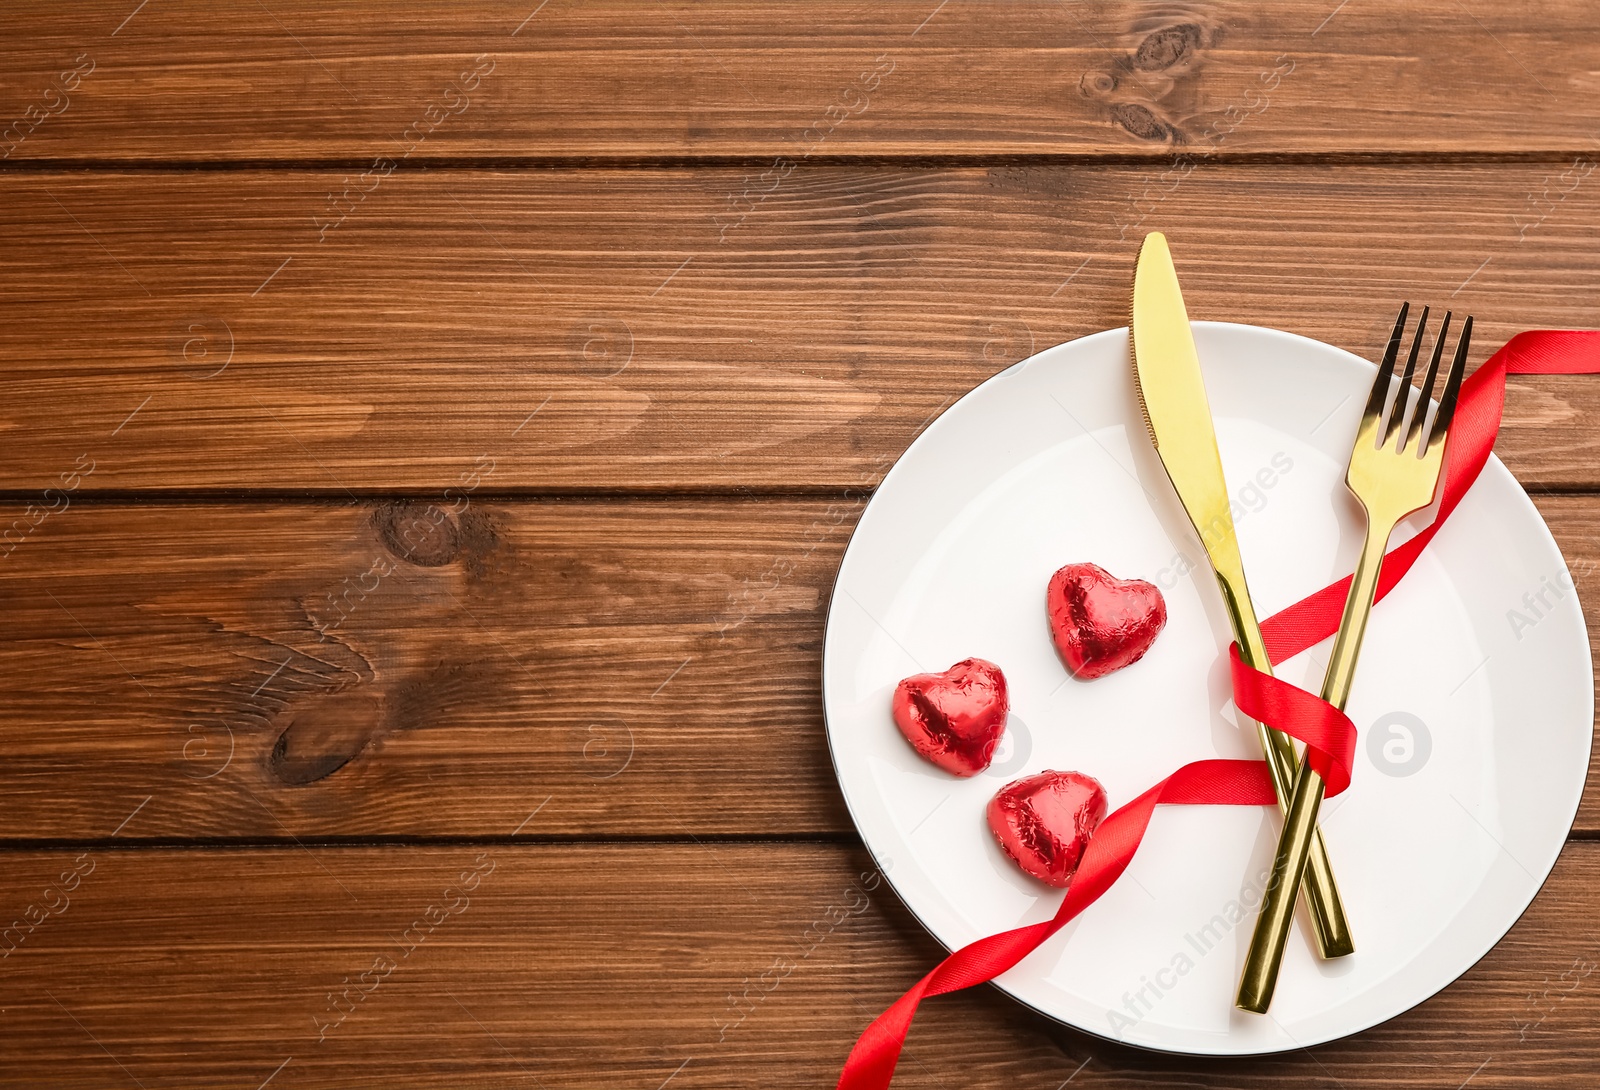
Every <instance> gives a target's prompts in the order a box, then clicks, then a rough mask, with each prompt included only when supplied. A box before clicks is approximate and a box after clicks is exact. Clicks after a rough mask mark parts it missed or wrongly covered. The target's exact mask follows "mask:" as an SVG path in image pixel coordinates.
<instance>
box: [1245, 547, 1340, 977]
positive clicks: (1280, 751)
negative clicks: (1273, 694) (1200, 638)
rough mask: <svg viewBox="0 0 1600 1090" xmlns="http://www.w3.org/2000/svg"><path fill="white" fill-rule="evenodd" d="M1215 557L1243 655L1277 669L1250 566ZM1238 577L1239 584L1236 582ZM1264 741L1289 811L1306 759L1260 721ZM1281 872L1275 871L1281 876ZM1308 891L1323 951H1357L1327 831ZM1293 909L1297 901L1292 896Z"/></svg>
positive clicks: (1315, 833)
mask: <svg viewBox="0 0 1600 1090" xmlns="http://www.w3.org/2000/svg"><path fill="white" fill-rule="evenodd" d="M1220 559H1221V558H1216V557H1214V564H1215V567H1216V572H1217V582H1218V583H1219V584H1220V585H1221V587H1222V599H1223V602H1224V603H1225V604H1226V606H1227V609H1228V615H1229V619H1230V620H1232V622H1233V630H1234V634H1235V635H1237V636H1238V637H1239V657H1240V658H1242V659H1244V661H1245V662H1246V663H1248V664H1249V665H1251V666H1253V667H1255V668H1256V669H1257V670H1260V671H1262V672H1263V673H1267V674H1270V673H1271V672H1272V660H1271V658H1270V657H1268V655H1267V647H1266V644H1265V643H1264V642H1263V641H1262V639H1261V626H1260V624H1259V623H1258V622H1257V620H1256V615H1255V609H1254V608H1253V607H1252V605H1251V603H1250V592H1249V590H1248V589H1246V587H1245V583H1244V566H1243V564H1242V563H1241V564H1239V565H1238V566H1237V568H1236V570H1230V569H1234V565H1233V564H1227V563H1218V562H1216V561H1218V560H1220ZM1235 580H1237V583H1235ZM1256 732H1257V734H1258V735H1259V736H1260V739H1261V749H1262V752H1263V753H1264V754H1265V756H1266V758H1267V768H1268V770H1269V771H1270V773H1271V775H1272V788H1273V791H1274V793H1275V794H1276V795H1277V796H1278V809H1279V811H1280V812H1282V813H1283V814H1285V815H1287V814H1288V813H1289V803H1290V800H1291V799H1292V798H1293V796H1294V789H1295V782H1296V780H1297V778H1298V773H1299V771H1300V757H1299V755H1298V754H1297V753H1295V749H1294V740H1293V739H1291V738H1290V737H1289V736H1288V735H1287V734H1284V733H1283V732H1282V731H1279V730H1273V729H1272V728H1271V727H1268V726H1266V725H1265V724H1264V723H1257V724H1256ZM1276 873H1277V872H1276V870H1275V871H1274V874H1275V875H1276ZM1302 884H1303V886H1304V888H1305V892H1306V904H1307V905H1309V906H1310V909H1311V926H1312V931H1313V933H1314V934H1315V936H1316V941H1317V953H1318V954H1319V955H1321V956H1322V957H1324V958H1342V957H1345V956H1346V955H1348V954H1352V953H1354V952H1355V948H1356V946H1355V940H1354V939H1353V938H1352V937H1351V935H1350V921H1349V919H1348V918H1346V916H1345V912H1344V900H1343V899H1342V898H1341V897H1340V896H1339V886H1338V884H1337V883H1336V882H1334V880H1333V864H1332V862H1330V861H1329V859H1328V848H1327V845H1326V844H1325V843H1323V840H1322V830H1321V829H1313V830H1312V834H1311V838H1310V842H1309V844H1308V845H1307V848H1306V863H1305V874H1304V877H1303V879H1302V880H1301V882H1297V883H1296V885H1302ZM1270 894H1271V888H1270V887H1269V888H1268V889H1267V890H1265V891H1263V893H1262V897H1263V899H1264V900H1270V899H1271V897H1270ZM1289 904H1290V908H1291V909H1292V908H1293V905H1294V902H1293V900H1292V899H1291V900H1290V902H1289Z"/></svg>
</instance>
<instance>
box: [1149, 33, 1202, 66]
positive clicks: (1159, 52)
mask: <svg viewBox="0 0 1600 1090" xmlns="http://www.w3.org/2000/svg"><path fill="white" fill-rule="evenodd" d="M1202 37H1203V34H1202V32H1201V30H1200V27H1199V26H1198V25H1196V24H1195V23H1179V24H1178V25H1177V26H1167V27H1162V28H1161V29H1160V30H1157V31H1155V32H1154V33H1152V34H1149V35H1146V36H1145V39H1144V41H1142V42H1140V43H1139V46H1138V48H1137V49H1135V50H1134V51H1133V57H1132V61H1133V66H1134V67H1135V68H1137V69H1138V70H1139V71H1141V72H1162V71H1165V70H1166V69H1168V68H1172V67H1175V66H1177V65H1179V64H1182V63H1183V62H1184V61H1186V60H1188V59H1189V58H1190V57H1192V56H1194V54H1195V53H1196V52H1198V51H1199V49H1200V43H1201V40H1202Z"/></svg>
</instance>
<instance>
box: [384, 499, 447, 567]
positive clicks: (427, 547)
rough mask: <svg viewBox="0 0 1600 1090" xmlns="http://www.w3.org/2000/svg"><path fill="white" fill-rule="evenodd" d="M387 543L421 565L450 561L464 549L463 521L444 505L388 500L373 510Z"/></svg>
mask: <svg viewBox="0 0 1600 1090" xmlns="http://www.w3.org/2000/svg"><path fill="white" fill-rule="evenodd" d="M372 523H373V526H374V527H375V528H376V529H377V531H378V537H379V538H380V539H381V540H382V541H383V544H384V547H385V548H387V549H388V550H389V551H390V552H391V553H393V554H394V555H395V556H398V557H399V558H400V559H401V560H404V561H406V562H407V563H410V564H415V565H417V566H418V567H422V568H438V567H443V566H444V565H446V564H448V563H450V562H451V561H452V560H454V559H455V558H456V555H457V554H458V553H459V552H460V551H461V524H460V522H459V521H457V519H456V516H455V515H454V514H453V513H452V512H451V511H450V510H449V509H448V508H445V507H441V506H439V505H438V504H434V503H423V502H421V501H418V500H399V501H396V502H394V503H386V504H383V505H381V506H379V507H378V508H377V510H375V511H374V512H373V513H372Z"/></svg>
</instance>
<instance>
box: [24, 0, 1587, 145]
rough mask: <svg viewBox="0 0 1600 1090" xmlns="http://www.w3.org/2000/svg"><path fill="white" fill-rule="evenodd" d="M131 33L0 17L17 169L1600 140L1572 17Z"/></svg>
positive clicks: (607, 17)
mask: <svg viewBox="0 0 1600 1090" xmlns="http://www.w3.org/2000/svg"><path fill="white" fill-rule="evenodd" d="M136 6H137V5H130V4H127V3H124V2H122V0H101V2H98V3H94V4H82V5H73V6H72V7H71V8H70V9H62V8H61V7H60V6H59V5H46V4H40V3H31V4H21V5H11V6H9V7H8V9H7V11H6V13H5V29H4V33H3V34H0V74H3V75H0V102H4V103H5V104H6V105H5V109H6V111H7V114H6V116H5V118H4V122H0V123H4V124H7V125H9V126H10V128H9V129H8V130H7V131H9V132H10V133H12V136H11V137H10V138H9V139H8V140H7V141H6V142H5V143H3V144H0V149H3V148H6V147H11V148H13V150H12V151H11V158H13V159H24V160H35V161H37V160H59V159H64V158H65V159H91V160H144V159H169V160H171V159H178V160H241V159H242V160H259V159H261V158H263V157H273V158H302V159H303V158H307V157H320V158H327V157H336V158H341V159H346V160H352V161H364V160H367V159H370V158H372V157H374V156H397V155H402V154H407V153H411V154H414V155H416V156H418V157H426V158H441V157H448V158H460V157H479V158H482V157H486V156H490V157H507V156H517V157H522V156H580V157H585V158H619V157H620V158H638V157H647V156H663V155H665V156H686V155H738V156H760V157H767V158H773V157H780V156H781V157H788V158H790V159H793V160H800V159H803V158H805V157H806V156H808V155H809V156H819V155H826V156H882V155H930V154H932V155H943V156H949V155H1017V154H1026V155H1041V154H1069V155H1070V154H1118V155H1136V156H1149V157H1161V156H1165V155H1171V154H1172V153H1174V152H1175V151H1178V150H1182V151H1185V152H1190V151H1193V152H1199V153H1202V154H1209V153H1221V154H1235V153H1255V152H1267V153H1282V152H1295V153H1340V152H1343V153H1367V152H1392V151H1407V152H1419V151H1421V152H1436V151H1449V152H1468V151H1478V152H1488V153H1492V154H1496V155H1504V154H1507V153H1518V152H1530V151H1531V152H1548V151H1556V152H1564V153H1578V152H1587V151H1589V150H1591V149H1592V148H1593V144H1594V141H1593V133H1594V131H1595V128H1596V126H1597V125H1600V102H1597V100H1596V98H1595V95H1594V94H1593V91H1594V87H1595V83H1594V80H1595V77H1594V72H1595V70H1596V68H1597V67H1600V39H1597V38H1596V37H1595V35H1594V33H1593V22H1592V19H1591V12H1590V11H1589V10H1588V8H1587V6H1586V5H1584V4H1582V3H1579V2H1577V0H1544V2H1541V3H1535V4H1531V5H1518V6H1516V7H1514V8H1513V7H1508V6H1506V5H1495V4H1491V3H1488V2H1486V0H1470V2H1469V3H1465V4H1457V3H1453V2H1448V0H1428V2H1425V3H1418V4H1413V5H1407V6H1406V8H1404V9H1391V8H1387V7H1384V6H1382V5H1361V4H1356V5H1350V6H1348V7H1346V6H1345V5H1342V4H1339V3H1337V0H1327V2H1325V3H1322V4H1316V5H1297V4H1293V3H1289V2H1288V0H1274V2H1271V3H1265V4H1246V3H1243V2H1238V0H1235V2H1229V3H1213V4H1206V5H1203V6H1190V7H1188V8H1183V7H1178V8H1167V9H1160V8H1158V9H1151V8H1149V7H1148V6H1145V5H1140V4H1132V3H1118V4H1109V5H1102V6H1099V7H1097V8H1078V7H1062V6H1061V5H1057V4H1047V3H1041V2H1028V0H1003V2H1000V0H996V2H987V3H984V4H950V5H944V4H939V3H938V2H937V0H897V2H890V3H877V4H863V3H859V2H853V0H828V2H826V3H817V4H806V5H802V6H794V5H788V4H782V3H777V2H773V0H767V2H763V3H753V4H752V3H735V2H733V0H719V2H717V3H688V2H684V0H679V2H675V3H670V4H646V3H639V2H626V3H616V2H612V3H584V2H581V0H551V2H548V3H540V2H539V0H532V2H522V0H516V2H506V3H481V2H480V3H474V4H470V5H466V6H457V7H452V8H450V9H448V10H441V9H430V8H429V7H427V6H426V5H421V4H405V5H396V4H389V3H378V2H376V0H365V2H363V3H359V4H350V5H339V6H337V7H332V8H330V7H328V6H326V5H318V4H315V3H311V2H310V0H276V2H274V3H271V4H263V5H244V6H238V7H236V8H230V9H229V10H228V11H227V12H226V14H225V15H223V14H222V13H220V12H219V11H218V10H217V9H216V8H215V7H214V6H212V5H207V4H205V3H203V2H202V0H179V2H172V0H168V2H163V3H160V4H152V5H148V6H146V7H144V8H141V9H140V10H138V11H137V12H135V11H134V10H133V9H134V8H135V7H136ZM479 58H482V59H481V60H479ZM90 66H92V67H90ZM85 69H87V71H86V72H84V74H81V75H76V76H75V77H70V76H69V78H66V79H65V80H64V79H63V77H62V73H63V72H66V73H69V74H72V73H79V72H82V71H84V70H85ZM19 136H20V137H21V139H20V141H18V139H17V138H18V137H19Z"/></svg>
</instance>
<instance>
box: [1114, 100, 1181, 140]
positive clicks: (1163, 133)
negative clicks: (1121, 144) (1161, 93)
mask: <svg viewBox="0 0 1600 1090" xmlns="http://www.w3.org/2000/svg"><path fill="white" fill-rule="evenodd" d="M1111 119H1112V120H1113V121H1115V122H1116V123H1117V124H1118V125H1121V126H1122V127H1123V128H1124V129H1126V130H1127V131H1128V132H1130V133H1132V134H1133V135H1134V136H1137V137H1138V138H1139V139H1140V140H1160V141H1162V142H1166V141H1168V140H1175V139H1177V136H1178V134H1177V132H1176V130H1174V129H1173V128H1172V126H1170V125H1168V124H1167V123H1166V122H1164V121H1162V120H1161V119H1160V118H1159V117H1157V116H1156V115H1155V113H1154V112H1153V111H1152V110H1151V109H1150V107H1148V106H1143V105H1141V104H1139V103H1137V102H1118V103H1115V104H1113V105H1112V107H1111Z"/></svg>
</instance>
